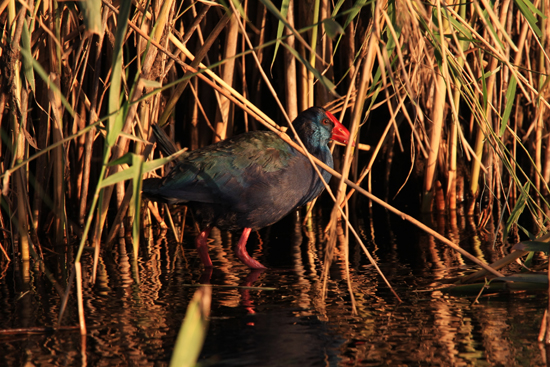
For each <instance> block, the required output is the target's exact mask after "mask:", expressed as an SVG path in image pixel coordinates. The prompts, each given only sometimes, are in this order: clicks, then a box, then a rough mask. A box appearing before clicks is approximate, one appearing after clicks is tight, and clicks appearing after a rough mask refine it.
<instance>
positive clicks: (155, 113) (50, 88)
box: [0, 0, 550, 307]
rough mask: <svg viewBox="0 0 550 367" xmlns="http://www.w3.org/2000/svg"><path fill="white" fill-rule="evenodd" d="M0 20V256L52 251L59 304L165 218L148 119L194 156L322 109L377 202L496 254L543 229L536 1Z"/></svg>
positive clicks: (339, 191) (14, 12)
mask: <svg viewBox="0 0 550 367" xmlns="http://www.w3.org/2000/svg"><path fill="white" fill-rule="evenodd" d="M1 6H2V8H0V22H1V24H2V38H1V46H2V49H1V55H0V57H1V62H0V65H1V71H0V73H1V74H0V77H1V80H2V84H1V85H2V90H1V91H0V109H1V110H0V129H1V130H0V132H1V136H2V139H1V141H0V175H1V176H0V178H1V181H0V187H1V190H2V196H1V211H0V226H1V228H2V233H1V234H0V236H1V240H2V241H1V246H2V247H1V249H0V250H1V251H2V254H1V260H0V262H3V263H6V262H9V261H10V260H24V261H27V260H29V259H30V258H31V257H33V258H34V260H35V261H38V262H40V261H41V259H42V258H43V256H44V253H46V252H47V251H55V252H56V253H58V254H59V253H61V254H65V255H66V259H65V261H66V264H67V269H74V271H67V272H66V274H65V275H64V277H65V278H64V279H63V282H60V279H56V277H54V276H52V277H51V280H52V282H54V283H55V284H56V286H57V288H58V291H59V292H60V294H65V295H67V294H68V292H67V290H65V289H63V288H62V287H61V286H60V285H57V283H58V282H60V283H62V284H64V285H65V284H66V283H69V284H70V282H68V277H69V274H70V273H71V272H74V275H75V276H76V280H77V282H76V284H77V285H78V284H80V283H79V282H80V280H79V279H81V274H80V257H81V254H82V251H83V250H84V248H85V247H86V246H89V247H92V248H93V251H94V253H95V262H94V265H93V269H94V270H93V272H92V274H90V276H91V277H92V279H94V280H95V269H96V266H97V259H98V257H99V254H100V252H101V251H102V250H103V249H105V248H107V249H108V248H109V246H110V245H111V244H112V243H113V241H114V240H115V239H116V238H117V237H118V236H124V235H125V234H126V232H127V231H128V232H129V231H132V232H133V241H132V243H133V246H134V252H133V253H134V255H135V256H137V254H138V253H139V238H140V233H141V228H142V223H141V220H140V219H141V218H142V215H141V213H144V214H143V217H144V218H145V219H146V220H147V221H148V222H155V220H154V219H153V220H151V217H152V216H154V215H158V214H157V212H158V211H159V210H160V211H161V212H163V211H165V210H164V209H163V208H157V207H155V206H153V205H151V204H147V205H142V203H141V199H140V195H139V192H140V185H141V179H142V177H143V175H144V174H148V175H162V174H163V168H162V167H163V166H164V164H165V163H168V161H169V160H170V159H174V158H175V157H171V158H160V157H162V154H160V153H158V152H157V149H156V147H155V145H154V144H153V143H154V139H152V138H151V137H152V130H151V125H152V124H155V123H156V124H159V125H161V126H163V127H166V132H167V133H168V134H169V135H170V137H171V138H172V139H173V140H174V141H175V142H177V143H178V144H179V145H180V146H181V147H187V148H189V149H196V148H198V147H200V146H204V145H207V144H210V143H212V142H215V141H219V140H221V139H224V138H226V137H229V136H231V135H233V134H236V133H240V132H244V131H248V130H253V129H263V128H265V126H268V127H271V128H276V126H274V125H273V124H274V123H273V121H277V122H278V125H280V126H286V127H288V124H289V122H290V121H292V120H293V119H294V117H296V115H297V114H298V112H299V111H302V110H304V109H306V108H308V107H310V106H313V105H320V106H325V107H326V108H328V109H329V110H331V111H332V112H333V113H334V114H335V116H336V117H337V118H339V119H340V121H342V122H343V123H344V125H346V126H348V127H349V130H350V131H351V133H352V135H353V136H355V137H356V141H357V143H358V145H357V146H356V148H360V149H354V148H353V147H351V146H348V147H346V148H343V147H336V149H338V151H337V154H336V158H337V164H336V166H337V168H338V171H340V172H342V174H343V176H344V177H348V175H349V180H350V181H352V182H356V183H358V184H359V183H360V184H361V185H362V187H363V188H365V189H367V190H369V191H372V194H374V195H377V196H379V197H382V198H383V199H384V200H386V201H388V202H389V203H390V204H392V203H395V204H396V205H401V206H404V207H405V208H412V209H411V211H414V213H415V215H416V214H417V210H416V209H415V208H416V207H418V208H419V209H420V210H419V211H418V212H423V213H435V214H436V215H438V216H439V215H443V214H446V215H450V216H452V215H454V214H456V211H457V210H458V211H461V212H464V213H466V214H467V215H470V216H472V215H476V216H477V217H476V220H477V222H476V224H477V226H478V227H479V228H482V227H484V226H485V225H486V224H487V223H488V222H492V223H494V224H493V227H492V228H493V230H494V228H495V227H496V228H497V231H498V233H499V236H500V239H501V241H503V242H506V241H508V240H509V241H510V242H511V243H514V242H517V241H519V235H518V228H520V229H521V230H523V231H524V232H525V233H526V234H529V235H531V236H533V238H535V236H538V235H539V232H541V231H544V228H545V227H546V226H547V220H548V215H549V211H548V207H549V206H548V202H547V200H546V198H545V197H546V195H547V194H548V193H549V191H550V190H549V188H548V184H547V183H548V181H549V179H550V135H549V134H548V132H549V121H550V118H549V115H550V113H549V109H548V107H549V105H548V96H549V94H550V91H549V88H548V84H549V83H548V80H549V79H548V68H549V67H550V58H549V57H548V54H547V53H546V51H545V50H548V44H549V42H548V37H549V36H550V34H549V31H548V27H547V16H548V14H549V10H548V8H549V6H550V5H549V3H548V1H547V0H542V1H535V2H529V1H528V0H525V1H524V0H516V1H509V0H508V1H507V0H504V1H497V2H490V1H488V0H482V1H478V0H474V1H472V2H459V3H444V2H440V1H435V2H419V1H414V0H403V1H376V2H375V1H371V2H367V1H343V0H342V1H333V2H329V1H320V0H318V1H293V0H283V1H282V2H271V1H269V0H262V1H243V2H239V1H231V0H228V1H225V2H223V1H220V2H211V1H173V0H172V1H154V0H153V1H144V2H129V1H122V2H120V3H113V4H111V3H110V2H108V1H104V2H101V1H95V0H90V1H81V2H54V1H49V0H45V1H38V2H35V3H33V2H17V1H14V0H6V1H4V2H3V3H2V5H1ZM268 116H269V117H268ZM289 134H291V131H289ZM176 159H177V158H176ZM377 164H378V165H379V166H380V167H381V169H379V170H378V174H377V177H373V175H371V173H372V170H373V167H375V166H376V165H377ZM392 165H393V166H392ZM380 167H379V168H380ZM337 181H338V180H334V181H333V192H334V196H335V198H336V200H337V202H338V203H342V202H343V201H344V200H345V198H346V196H347V197H349V196H350V193H351V191H353V189H349V188H348V189H346V182H347V183H348V184H349V183H350V182H349V181H344V180H341V181H340V184H338V182H337ZM335 182H336V183H335ZM377 183H378V186H377ZM346 190H347V191H346ZM401 190H403V192H400V191H401ZM363 194H364V193H363ZM360 195H361V194H360ZM400 195H401V196H400ZM403 196H406V200H405V199H402V198H403ZM400 200H404V201H406V202H407V205H403V202H401V201H400ZM411 203H412V204H411ZM338 206H339V205H336V206H335V207H338ZM142 207H143V208H145V210H142ZM405 211H406V210H405ZM150 213H152V214H153V215H151V214H150ZM453 213H454V214H453ZM167 214H168V213H167ZM338 214H339V213H338V212H337V211H334V215H333V218H336V217H337V216H338ZM520 218H524V220H525V221H526V222H528V223H530V224H529V227H528V228H527V227H526V226H520V227H518V219H520ZM170 221H171V219H170ZM333 222H334V221H333ZM542 241H543V242H547V241H548V239H546V237H543V238H542ZM329 243H330V241H329ZM538 243H539V245H540V241H539V242H538ZM535 245H536V244H533V243H528V244H524V246H525V247H523V248H522V251H516V255H515V257H519V255H525V254H526V253H527V252H528V251H529V250H532V249H533V248H530V247H529V246H535ZM544 246H546V247H542V250H544V251H547V245H544ZM73 248H77V249H78V250H75V251H74V252H73V250H72V249H73ZM537 249H538V250H539V251H540V249H541V248H540V247H539V248H537ZM327 253H331V251H327ZM327 260H330V259H327ZM328 262H329V261H327V263H328ZM72 264H75V267H74V268H73V267H72ZM27 266H28V265H27ZM136 274H137V273H136ZM136 276H137V275H136ZM65 302H66V298H65ZM81 307H82V306H81Z"/></svg>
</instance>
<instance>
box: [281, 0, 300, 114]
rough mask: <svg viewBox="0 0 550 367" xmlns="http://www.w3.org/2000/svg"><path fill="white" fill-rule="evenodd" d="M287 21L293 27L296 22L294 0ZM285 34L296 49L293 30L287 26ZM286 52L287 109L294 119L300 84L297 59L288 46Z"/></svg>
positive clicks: (289, 5)
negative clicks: (298, 81)
mask: <svg viewBox="0 0 550 367" xmlns="http://www.w3.org/2000/svg"><path fill="white" fill-rule="evenodd" d="M287 21H288V24H290V25H291V26H292V27H294V26H295V24H294V0H290V1H289V3H288V13H287ZM285 35H287V36H288V38H287V39H286V43H287V45H288V47H289V48H292V49H295V47H296V42H295V37H294V35H293V34H292V32H291V31H290V30H289V29H288V28H286V27H285ZM283 52H284V62H285V76H286V83H285V101H286V111H287V114H288V118H289V119H290V120H291V121H294V119H295V118H296V116H298V85H297V74H296V59H295V58H294V56H293V55H292V54H291V53H290V51H289V50H288V49H287V48H284V49H283Z"/></svg>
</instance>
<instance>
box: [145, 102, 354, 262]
mask: <svg viewBox="0 0 550 367" xmlns="http://www.w3.org/2000/svg"><path fill="white" fill-rule="evenodd" d="M293 126H294V128H295V129H296V132H297V134H298V136H299V137H300V139H301V140H302V142H303V143H304V145H305V147H306V148H307V150H308V151H309V153H310V154H311V155H313V156H315V157H317V158H318V159H320V160H321V161H323V162H325V163H326V164H327V165H328V166H329V167H333V161H332V154H331V152H330V150H329V148H328V145H327V144H328V142H329V140H331V139H333V140H336V141H338V142H341V143H344V144H345V143H347V141H348V139H349V131H348V130H347V129H346V128H345V127H344V126H343V125H342V124H341V123H340V122H339V121H338V120H337V119H336V118H335V117H334V116H333V115H332V114H331V113H330V112H328V111H325V110H324V109H323V108H320V107H312V108H309V109H307V110H305V111H303V112H302V113H300V115H299V116H298V117H297V118H296V119H295V120H294V122H293ZM321 173H322V175H323V178H324V179H325V181H326V182H328V181H329V180H330V177H331V175H330V173H328V172H326V171H325V170H322V169H321ZM324 188H325V187H324V185H323V183H322V182H321V180H320V178H319V176H318V175H317V173H316V172H315V170H314V168H313V167H312V166H311V163H310V161H309V159H308V158H307V157H305V156H304V155H303V154H302V153H300V152H298V151H297V150H296V149H294V148H293V147H292V146H290V145H289V144H288V143H286V142H285V141H284V140H282V139H281V138H279V136H277V134H275V133H274V132H271V131H253V132H249V133H245V134H242V135H237V136H234V137H232V138H229V139H226V140H223V141H220V142H219V143H216V144H212V145H209V146H206V147H203V148H200V149H197V150H194V151H192V152H190V153H189V154H188V155H187V156H185V158H183V159H182V160H181V161H179V162H178V163H177V165H176V166H174V168H172V170H171V171H170V172H169V173H168V175H167V176H166V177H163V178H149V179H146V180H144V181H143V189H142V191H143V194H144V195H145V196H146V197H148V198H150V199H152V200H156V201H161V202H166V203H168V204H186V205H188V206H189V207H190V208H191V209H192V210H193V212H194V214H195V217H196V218H197V219H198V220H199V223H200V224H201V228H202V231H201V232H200V234H199V236H198V237H197V239H196V245H197V251H198V253H199V255H200V257H201V260H202V262H203V264H204V266H205V267H211V266H212V261H211V260H210V256H208V248H207V242H206V240H207V238H208V235H209V234H210V229H211V228H212V226H216V227H218V228H219V229H222V230H229V231H235V230H238V229H242V228H244V230H243V233H242V235H241V238H240V240H239V242H238V244H237V249H236V255H237V257H238V258H239V259H240V260H241V261H242V262H243V263H244V264H246V265H248V266H249V267H251V268H256V269H263V268H265V267H264V266H263V265H262V264H260V263H259V262H258V261H256V260H254V259H253V258H251V257H250V255H248V252H247V251H246V242H247V240H248V236H249V235H250V232H251V231H252V230H258V229H260V228H263V227H266V226H269V225H271V224H273V223H275V222H277V221H279V220H280V219H281V218H283V217H284V216H285V215H287V214H288V213H290V212H291V211H292V210H294V209H296V208H297V207H300V206H302V205H305V204H306V203H308V202H309V201H311V200H313V199H315V198H316V197H317V196H319V195H320V194H321V192H322V191H323V190H324Z"/></svg>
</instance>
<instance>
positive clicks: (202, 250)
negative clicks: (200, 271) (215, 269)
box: [195, 227, 212, 268]
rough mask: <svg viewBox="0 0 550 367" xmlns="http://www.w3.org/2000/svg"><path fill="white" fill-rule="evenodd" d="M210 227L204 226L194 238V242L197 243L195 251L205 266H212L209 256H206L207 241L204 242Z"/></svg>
mask: <svg viewBox="0 0 550 367" xmlns="http://www.w3.org/2000/svg"><path fill="white" fill-rule="evenodd" d="M211 229H212V227H206V228H204V229H203V230H202V231H201V232H200V233H199V235H198V236H197V238H196V240H195V243H196V245H197V252H198V253H199V256H200V258H201V260H202V263H203V264H204V266H205V267H206V268H211V267H212V260H210V256H208V243H207V242H206V240H207V239H208V235H210V230H211Z"/></svg>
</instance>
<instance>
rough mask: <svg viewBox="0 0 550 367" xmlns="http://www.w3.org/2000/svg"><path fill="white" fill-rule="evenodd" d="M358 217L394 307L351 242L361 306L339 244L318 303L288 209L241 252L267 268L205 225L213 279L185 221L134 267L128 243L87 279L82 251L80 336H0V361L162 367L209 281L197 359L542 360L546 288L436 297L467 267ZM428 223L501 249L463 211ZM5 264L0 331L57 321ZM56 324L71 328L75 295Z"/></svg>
mask: <svg viewBox="0 0 550 367" xmlns="http://www.w3.org/2000/svg"><path fill="white" fill-rule="evenodd" d="M365 218H367V219H363V220H360V221H359V222H358V224H357V228H358V229H359V232H360V234H361V236H362V239H363V241H364V242H365V245H366V246H367V247H368V249H369V250H370V251H371V252H372V254H373V256H374V257H375V258H376V260H377V261H378V262H379V264H380V267H381V268H382V270H383V272H384V274H385V275H386V277H387V278H388V279H389V281H390V282H391V284H392V285H393V287H394V289H395V291H396V292H397V293H398V294H399V296H400V297H401V298H402V300H403V302H401V303H399V302H398V301H397V299H396V297H395V296H394V295H393V294H392V293H391V291H390V290H389V289H388V287H387V286H386V284H385V283H384V282H383V281H382V279H381V278H380V276H379V275H378V274H377V272H376V270H375V269H374V268H373V266H372V265H370V264H369V262H368V260H367V259H366V257H365V255H364V254H363V253H362V249H361V248H360V247H359V246H357V245H356V244H355V243H353V244H352V245H351V247H350V273H351V283H352V287H353V290H354V295H355V301H356V307H357V314H356V315H354V314H353V312H352V305H351V298H350V295H349V292H348V290H347V282H346V277H345V267H344V262H343V257H342V255H343V251H342V249H341V248H338V249H337V250H336V252H335V262H334V265H333V266H332V268H331V271H330V278H329V281H328V283H327V288H328V291H327V296H326V299H325V300H324V301H323V300H322V288H323V279H322V263H323V259H324V252H323V248H324V242H323V241H322V240H321V238H322V237H321V236H320V234H319V233H320V229H321V228H322V226H321V225H320V224H319V223H316V224H315V225H314V228H315V229H316V230H315V233H313V232H312V233H311V234H310V235H309V236H308V235H306V233H305V232H304V231H302V230H301V227H300V226H299V225H298V224H297V221H295V219H296V218H295V217H292V216H291V217H289V218H287V219H285V220H283V221H282V222H280V223H278V224H277V225H275V226H273V227H271V228H268V229H264V230H262V231H260V232H259V233H257V234H254V233H253V234H252V235H251V237H250V242H249V252H250V253H251V254H252V255H253V256H254V257H255V258H256V259H258V260H260V261H261V262H262V263H264V265H267V266H268V267H269V269H268V270H265V271H263V272H258V271H256V272H251V271H250V270H248V269H247V268H246V267H244V266H243V265H241V264H240V263H239V262H238V261H237V260H236V259H235V257H234V255H233V252H232V251H231V244H232V243H236V241H237V238H236V237H231V235H229V234H225V233H221V234H220V233H219V232H215V231H213V235H212V237H213V240H212V243H211V248H210V254H211V257H212V260H213V262H214V265H215V269H214V270H213V271H212V272H211V273H209V272H203V271H202V266H201V265H200V263H199V260H198V258H197V256H196V254H195V252H194V251H193V239H192V238H193V237H192V236H193V233H192V229H191V227H188V228H187V234H188V236H187V235H186V237H185V242H184V244H183V246H177V245H176V244H175V242H174V241H173V236H172V234H171V232H168V233H167V234H166V235H165V236H163V235H161V234H160V233H159V232H158V231H157V230H155V229H148V230H146V231H145V232H146V233H145V234H146V235H148V237H149V238H148V239H145V240H144V241H143V242H142V245H141V249H140V254H139V255H140V259H139V261H138V263H137V264H135V265H134V264H133V262H132V255H131V252H130V251H131V244H130V241H124V240H122V241H121V242H120V243H119V244H117V245H116V246H115V247H114V248H113V249H112V250H111V251H105V252H104V253H103V255H102V256H101V257H100V262H99V267H98V277H97V280H96V283H95V285H94V284H92V283H91V282H90V277H91V273H92V267H91V264H92V257H93V254H92V252H91V251H90V252H85V254H84V261H83V272H84V278H85V284H84V307H85V313H86V325H87V328H88V334H87V336H86V337H85V338H81V337H80V335H79V333H78V331H77V330H69V331H56V332H36V333H34V334H31V333H21V334H11V335H0V365H2V366H3V365H6V366H81V365H87V366H126V365H128V366H165V365H167V364H168V363H169V361H170V357H171V353H172V349H173V345H174V342H175V339H176V336H177V333H178V331H179V328H180V326H181V322H182V319H183V317H184V315H185V311H186V307H187V304H188V302H189V301H190V299H191V298H192V296H193V294H194V292H195V291H196V289H197V286H198V285H199V284H200V283H201V282H203V283H204V282H209V283H210V284H212V285H213V288H212V309H211V319H210V325H209V329H208V335H207V338H206V341H205V345H204V348H203V351H202V353H201V356H200V361H199V362H200V364H201V365H202V366H299V367H306V366H485V365H487V366H489V365H495V366H542V365H545V361H546V350H545V347H544V345H541V344H539V343H537V336H538V333H539V326H540V322H541V318H542V315H543V312H544V307H545V306H546V304H547V300H548V298H547V295H546V293H544V294H543V293H513V294H512V293H509V294H500V295H496V294H492V295H484V296H482V297H481V298H480V299H479V302H478V303H473V300H474V298H475V296H468V297H456V296H452V295H449V294H447V293H444V292H442V291H440V290H437V289H436V288H437V287H439V286H440V285H441V281H442V280H443V279H447V278H451V277H455V276H458V275H461V274H466V273H468V272H469V271H470V270H471V268H470V266H469V265H468V264H469V263H468V262H467V261H465V260H464V259H463V258H462V257H460V256H459V255H457V254H456V253H454V252H452V251H451V250H449V249H447V248H446V247H445V246H444V245H442V244H440V243H438V242H437V241H435V240H434V239H433V238H432V237H430V236H427V235H424V234H423V233H422V232H419V231H417V230H416V229H415V228H414V227H411V226H410V225H408V224H406V223H405V222H403V221H402V220H401V219H399V218H395V217H392V216H390V215H387V214H386V213H385V212H384V211H378V212H375V213H371V214H370V215H368V216H365ZM373 218H374V219H373ZM433 226H434V227H435V228H437V229H438V230H439V231H440V232H441V233H443V234H444V235H446V236H448V237H449V238H452V239H453V240H455V241H460V244H461V246H463V247H464V248H465V249H466V250H468V251H470V252H472V253H474V254H476V255H477V256H479V257H481V258H484V259H485V260H486V261H493V260H495V259H497V258H498V257H499V256H500V254H501V253H502V252H506V249H504V248H502V246H501V245H499V243H497V244H496V246H495V247H494V249H493V237H492V236H491V235H489V234H488V233H490V232H482V233H478V232H477V231H475V230H473V228H475V225H473V223H472V222H471V220H470V219H468V218H463V217H459V218H456V219H449V218H444V220H441V221H439V222H436V223H434V224H433ZM44 247H46V246H44ZM182 250H183V254H184V255H183V256H182ZM44 254H45V258H46V264H47V266H48V268H49V270H50V271H51V272H52V273H53V275H54V277H55V278H56V279H58V280H59V281H60V283H63V279H64V277H67V276H68V274H69V270H68V269H66V268H64V267H63V265H62V264H64V263H65V262H66V261H70V259H71V258H70V256H69V257H65V256H63V255H61V254H55V253H52V252H51V251H44ZM69 255H71V254H69ZM72 255H73V256H74V254H72ZM2 261H3V262H1V263H0V265H1V268H0V302H1V303H2V307H0V329H16V328H32V327H49V326H52V325H55V324H56V322H57V318H58V315H59V308H60V303H61V302H60V297H59V295H58V293H57V292H56V291H55V289H54V288H53V287H52V285H51V283H50V282H49V281H48V280H47V278H46V276H45V273H44V271H43V270H42V269H40V268H39V267H37V266H34V267H33V268H31V269H30V272H29V273H30V277H29V278H28V279H24V278H23V276H22V274H23V273H24V271H23V267H22V266H21V265H20V264H16V263H15V262H11V263H6V262H5V261H4V260H2ZM136 274H138V275H139V280H140V282H139V283H138V282H137V278H136ZM242 285H251V286H254V287H260V288H254V289H245V288H242V287H240V286H242ZM221 286H226V287H221ZM268 288H274V289H268ZM63 325H69V326H74V325H77V312H76V300H75V299H74V298H71V299H70V300H69V303H68V307H67V314H66V316H65V318H64V319H63ZM28 363H31V364H28Z"/></svg>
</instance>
